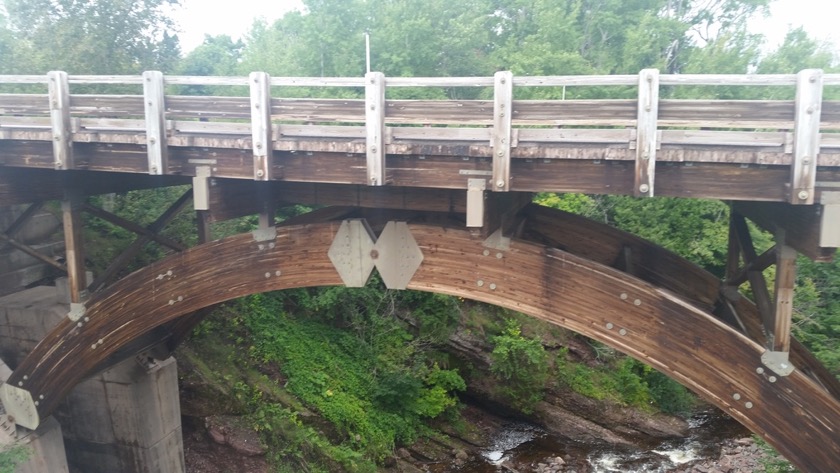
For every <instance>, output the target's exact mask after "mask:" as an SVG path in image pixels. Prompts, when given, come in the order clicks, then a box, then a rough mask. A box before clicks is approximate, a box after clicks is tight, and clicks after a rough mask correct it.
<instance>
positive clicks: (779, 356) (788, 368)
mask: <svg viewBox="0 0 840 473" xmlns="http://www.w3.org/2000/svg"><path fill="white" fill-rule="evenodd" d="M761 362H762V363H763V364H764V366H766V367H767V368H769V369H770V370H771V371H772V372H774V373H776V374H777V375H779V376H788V375H790V374H791V373H793V370H794V369H795V368H794V367H793V363H791V362H790V359H789V353H788V352H786V351H770V350H767V351H765V352H764V353H762V354H761Z"/></svg>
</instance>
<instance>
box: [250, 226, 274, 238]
mask: <svg viewBox="0 0 840 473" xmlns="http://www.w3.org/2000/svg"><path fill="white" fill-rule="evenodd" d="M251 234H252V235H254V241H272V240H274V239H275V238H277V227H267V228H259V229H257V230H254V231H252V232H251Z"/></svg>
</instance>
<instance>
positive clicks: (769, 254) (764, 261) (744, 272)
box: [724, 239, 777, 287]
mask: <svg viewBox="0 0 840 473" xmlns="http://www.w3.org/2000/svg"><path fill="white" fill-rule="evenodd" d="M735 245H736V246H737V239H736V242H735ZM776 253H777V251H776V247H775V246H774V247H772V248H770V249H768V250H767V251H765V252H764V253H762V254H760V255H758V256H757V257H756V258H755V259H754V260H752V261H750V262H749V263H747V264H744V266H743V267H741V268H737V269H736V270H735V271H734V272H733V273H732V274H729V272H727V276H726V281H725V282H724V284H726V285H727V286H732V287H738V286H740V285H741V284H744V283H745V282H747V280H749V276H748V275H749V273H750V271H759V272H760V271H764V270H765V269H767V268H769V267H770V266H771V265H773V264H775V263H776ZM736 261H737V260H736Z"/></svg>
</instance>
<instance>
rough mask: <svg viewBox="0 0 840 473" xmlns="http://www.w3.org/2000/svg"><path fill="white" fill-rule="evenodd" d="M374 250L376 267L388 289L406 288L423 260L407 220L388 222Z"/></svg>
mask: <svg viewBox="0 0 840 473" xmlns="http://www.w3.org/2000/svg"><path fill="white" fill-rule="evenodd" d="M374 250H375V251H376V253H374V254H375V255H376V258H375V259H376V269H378V270H379V275H380V276H382V281H383V282H384V283H385V286H386V287H387V288H388V289H405V288H406V286H408V283H409V282H410V281H411V278H412V277H414V273H415V272H417V268H419V267H420V264H421V263H422V262H423V252H422V251H421V250H420V247H419V246H418V245H417V241H416V240H415V239H414V237H413V236H412V235H411V231H410V230H409V229H408V224H407V223H405V222H388V223H387V224H386V225H385V229H384V230H382V234H381V235H379V239H378V240H377V241H376V244H375V245H374Z"/></svg>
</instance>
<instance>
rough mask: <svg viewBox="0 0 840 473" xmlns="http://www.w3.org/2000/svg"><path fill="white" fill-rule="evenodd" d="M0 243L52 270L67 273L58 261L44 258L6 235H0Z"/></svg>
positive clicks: (36, 251)
mask: <svg viewBox="0 0 840 473" xmlns="http://www.w3.org/2000/svg"><path fill="white" fill-rule="evenodd" d="M0 242H2V243H5V244H7V245H9V246H11V247H12V248H15V249H18V250H20V251H22V252H24V253H26V254H28V255H29V256H31V257H33V258H35V259H37V260H39V261H41V262H42V263H46V264H48V265H50V266H52V267H53V268H56V269H58V270H59V271H62V272H66V271H67V267H66V266H64V265H63V264H61V263H59V262H58V261H56V260H55V259H54V258H50V257H49V256H46V255H44V254H42V253H41V252H39V251H38V250H36V249H35V248H33V247H31V246H29V245H26V244H24V243H21V242H19V241H17V240H16V239H14V238H12V237H10V236H9V235H8V233H0Z"/></svg>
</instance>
